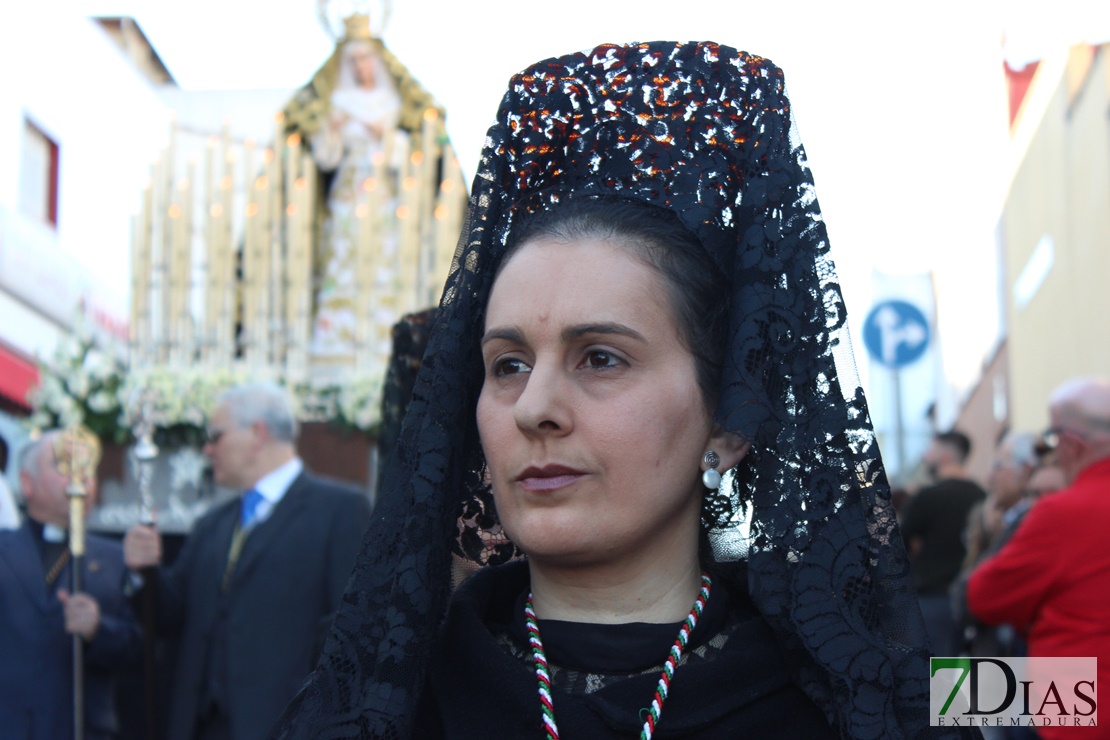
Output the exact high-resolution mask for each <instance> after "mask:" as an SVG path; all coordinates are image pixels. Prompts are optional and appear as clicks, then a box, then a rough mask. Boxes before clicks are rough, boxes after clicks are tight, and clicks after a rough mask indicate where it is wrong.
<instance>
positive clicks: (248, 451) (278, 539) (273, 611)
mask: <svg viewBox="0 0 1110 740" xmlns="http://www.w3.org/2000/svg"><path fill="white" fill-rule="evenodd" d="M295 439H296V422H295V420H294V417H293V414H292V410H291V407H290V404H289V400H288V398H287V396H286V395H285V392H284V391H282V390H281V389H280V388H279V387H277V386H275V385H272V384H266V383H259V384H252V385H246V386H242V387H239V388H235V389H232V390H230V391H228V392H227V393H225V394H224V395H223V396H222V397H221V398H220V401H219V405H218V407H217V410H216V412H215V414H214V415H213V417H212V419H211V422H210V426H209V429H208V444H207V445H205V448H204V452H205V454H206V455H207V456H208V457H209V458H210V459H211V461H212V469H213V473H214V475H215V479H216V482H217V483H219V484H221V485H224V486H227V487H230V488H233V489H235V490H238V491H240V493H241V495H240V496H239V497H238V498H236V499H235V500H233V501H230V502H228V503H226V504H224V505H223V506H219V507H217V508H216V509H214V510H213V511H211V512H209V513H208V514H207V515H205V516H204V517H203V518H201V519H200V520H199V521H198V522H197V523H196V526H195V527H194V528H193V531H192V532H191V533H190V534H189V537H188V539H187V541H186V542H185V545H184V546H183V548H182V550H181V553H180V555H179V556H178V558H177V560H176V561H175V562H174V563H173V564H172V565H171V566H168V567H166V568H164V569H162V571H161V577H160V582H159V584H158V586H159V587H158V593H159V601H160V612H161V616H160V620H159V621H160V625H161V626H162V627H163V629H165V630H169V631H171V632H173V631H175V630H180V657H179V659H178V666H177V675H176V680H175V681H174V685H173V695H172V697H171V703H170V717H169V720H170V722H169V738H170V740H213V739H216V738H231V739H233V740H255V739H258V740H261V739H262V738H265V737H268V730H269V729H270V726H271V725H272V724H273V723H274V721H275V720H276V719H277V718H278V715H279V714H280V713H281V711H282V709H283V708H284V707H285V704H286V703H287V702H288V701H289V700H290V699H291V698H292V697H293V695H294V694H295V693H296V692H297V690H298V689H299V688H300V686H301V683H302V681H303V680H304V679H305V677H306V676H307V675H308V674H309V672H310V671H311V670H312V668H313V665H314V664H315V661H316V658H317V653H318V650H319V647H320V646H321V644H322V639H323V635H325V634H326V631H327V629H328V627H329V625H330V621H331V616H332V613H333V612H334V610H335V608H336V607H337V606H338V604H339V599H340V597H341V596H342V594H343V590H344V587H345V586H346V583H347V578H348V577H349V575H350V572H351V567H352V565H353V564H354V560H355V555H356V553H357V551H358V548H359V546H360V544H361V542H362V532H363V530H364V529H365V527H366V525H367V524H368V522H369V518H370V505H369V500H368V498H367V497H366V496H365V495H363V494H362V493H361V492H359V491H356V490H354V489H351V488H348V487H346V486H343V485H340V484H337V483H333V482H328V481H326V480H324V479H321V478H318V477H316V476H314V475H312V474H311V473H309V472H308V471H306V470H305V469H304V466H303V464H302V463H301V461H300V459H299V458H298V457H297V455H296V448H295ZM124 551H125V557H126V560H127V564H128V566H129V567H131V568H133V569H136V570H138V569H142V568H146V567H151V566H154V565H157V564H159V563H160V561H161V553H162V550H161V540H160V537H159V535H158V533H157V531H156V530H155V529H154V528H152V527H145V526H137V527H134V528H132V529H131V530H130V531H129V532H128V533H127V536H126V537H125V538H124Z"/></svg>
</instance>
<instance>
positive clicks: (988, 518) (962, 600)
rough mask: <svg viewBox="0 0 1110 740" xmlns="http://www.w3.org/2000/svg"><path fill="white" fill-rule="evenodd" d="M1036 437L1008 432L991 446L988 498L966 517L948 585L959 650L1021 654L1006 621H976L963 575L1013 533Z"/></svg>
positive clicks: (1026, 498)
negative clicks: (961, 550)
mask: <svg viewBox="0 0 1110 740" xmlns="http://www.w3.org/2000/svg"><path fill="white" fill-rule="evenodd" d="M1036 448H1037V438H1036V436H1035V435H1033V434H1030V433H1028V432H1009V433H1008V434H1007V435H1006V436H1005V437H1003V439H1002V441H1001V442H1000V443H999V444H998V447H997V449H996V450H995V456H994V464H993V465H992V466H991V472H990V477H989V478H988V480H987V488H988V493H987V500H986V501H984V502H983V503H982V504H981V505H978V506H976V507H975V508H974V509H972V510H971V514H970V515H969V516H968V521H967V532H966V533H965V535H964V540H965V542H966V544H967V559H966V560H965V563H964V569H963V571H962V572H961V574H960V577H959V578H958V579H957V580H956V582H955V583H954V584H953V586H952V589H951V598H952V610H953V613H954V615H955V618H956V624H957V626H958V627H960V628H961V632H962V645H961V646H957V647H958V648H959V647H962V650H960V649H957V652H967V653H968V654H969V655H977V656H997V655H1014V654H1023V653H1024V645H1023V644H1020V643H1018V642H1015V640H1014V635H1013V628H1012V627H1010V626H1009V625H1002V626H999V627H990V626H987V625H984V624H982V623H981V622H980V621H979V620H977V619H975V618H974V616H973V615H971V614H970V613H969V612H968V609H967V596H966V591H967V578H968V576H969V575H970V574H971V571H972V570H973V569H974V567H975V566H976V565H978V564H979V563H981V562H982V561H983V560H985V559H986V558H988V557H990V556H991V555H994V554H995V553H996V552H998V550H999V548H1001V547H1002V545H1004V544H1005V543H1006V542H1007V541H1008V540H1009V539H1010V537H1012V536H1013V533H1014V531H1015V530H1016V529H1017V526H1018V525H1019V524H1020V523H1021V520H1022V517H1024V516H1025V513H1026V512H1027V511H1028V510H1029V507H1030V505H1031V504H1032V501H1033V499H1032V497H1031V496H1030V495H1029V483H1030V480H1031V479H1032V476H1033V473H1034V472H1035V471H1036V470H1037V463H1038V458H1037V449H1036Z"/></svg>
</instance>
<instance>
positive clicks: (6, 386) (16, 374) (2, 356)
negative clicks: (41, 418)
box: [0, 347, 39, 409]
mask: <svg viewBox="0 0 1110 740" xmlns="http://www.w3.org/2000/svg"><path fill="white" fill-rule="evenodd" d="M38 382H39V371H38V368H36V367H35V366H34V364H33V363H31V362H28V361H27V360H25V359H23V358H22V357H20V356H19V355H16V354H13V353H11V352H9V351H8V350H6V349H4V348H3V347H0V396H4V397H5V398H8V399H9V400H11V401H13V402H15V403H16V404H18V405H20V406H22V407H23V408H26V409H29V408H31V404H29V403H27V392H28V391H30V390H31V389H32V388H34V387H35V386H36V385H38Z"/></svg>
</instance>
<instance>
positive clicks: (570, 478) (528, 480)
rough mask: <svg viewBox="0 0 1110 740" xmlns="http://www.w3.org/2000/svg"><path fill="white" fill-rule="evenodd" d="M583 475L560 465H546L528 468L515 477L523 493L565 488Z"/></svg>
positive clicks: (578, 471)
mask: <svg viewBox="0 0 1110 740" xmlns="http://www.w3.org/2000/svg"><path fill="white" fill-rule="evenodd" d="M583 475H585V473H583V472H582V471H580V470H575V469H573V468H568V467H565V466H562V465H546V466H544V467H542V468H536V467H530V468H527V469H525V470H524V472H522V473H521V474H520V475H519V476H517V482H518V483H519V484H520V487H521V488H523V489H524V490H525V491H531V492H543V491H555V490H558V489H560V488H565V487H566V486H569V485H570V484H572V483H574V482H575V481H577V480H578V479H579V478H581V477H582V476H583Z"/></svg>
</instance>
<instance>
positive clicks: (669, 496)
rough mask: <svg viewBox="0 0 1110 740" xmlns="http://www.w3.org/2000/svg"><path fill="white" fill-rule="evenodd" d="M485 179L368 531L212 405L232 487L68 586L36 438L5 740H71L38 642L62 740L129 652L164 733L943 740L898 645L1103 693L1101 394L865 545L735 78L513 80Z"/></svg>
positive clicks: (883, 493) (341, 498) (781, 169)
mask: <svg viewBox="0 0 1110 740" xmlns="http://www.w3.org/2000/svg"><path fill="white" fill-rule="evenodd" d="M481 161H482V164H481V170H480V172H479V173H478V175H477V177H476V178H475V181H474V189H473V193H472V199H471V205H470V213H469V215H468V218H467V221H466V222H467V227H466V228H467V231H465V232H464V233H463V235H462V238H461V239H460V247H459V252H458V254H457V255H456V260H455V264H454V269H453V271H452V273H451V276H450V277H449V279H448V282H447V285H446V287H445V291H444V297H443V300H442V302H441V304H440V306H439V308H438V310H437V311H436V312H435V314H434V316H431V317H430V318H429V321H430V330H429V332H428V334H427V337H426V339H427V345H428V346H427V352H426V354H425V355H424V360H423V362H422V363H420V367H419V371H418V372H417V374H416V376H415V378H414V379H413V381H412V388H411V396H407V397H406V398H405V399H404V403H403V404H402V405H403V407H404V413H403V414H401V415H399V418H400V422H399V423H400V426H399V429H398V430H392V431H391V433H390V440H391V442H390V444H391V453H390V455H389V458H388V460H387V461H386V462H385V465H384V470H383V472H382V475H381V478H380V488H379V493H378V504H377V508H376V509H375V511H374V512H373V515H371V511H370V507H369V500H368V498H367V497H366V495H364V493H363V492H360V491H358V490H354V489H351V488H349V487H347V486H344V485H341V484H337V483H334V482H331V481H328V480H325V479H323V478H320V477H318V476H316V475H315V474H313V473H312V472H310V471H307V470H305V469H304V465H303V463H302V462H301V461H300V460H299V458H298V457H297V454H296V446H295V443H296V435H297V424H296V421H295V418H294V415H293V412H292V409H291V406H290V403H289V400H288V399H287V397H286V396H285V395H284V393H283V392H282V391H281V390H280V389H279V388H278V387H277V386H274V385H270V384H266V383H252V384H248V385H245V386H241V387H238V388H235V389H232V390H230V391H228V392H226V393H225V394H224V395H223V396H222V397H221V398H220V400H219V404H218V406H217V410H216V411H215V413H214V415H213V416H212V417H211V418H210V419H209V421H208V438H207V443H206V445H205V448H204V451H205V454H206V455H207V456H208V458H209V460H210V462H211V466H212V470H213V473H214V476H215V480H216V481H217V482H218V483H220V484H222V485H224V486H227V487H229V488H232V489H234V490H236V491H239V492H241V495H240V496H238V497H236V498H235V499H233V500H231V501H229V502H228V503H226V504H224V505H221V506H217V507H216V508H214V509H213V510H212V511H210V512H209V513H208V514H207V515H205V516H204V517H203V518H202V519H200V520H199V521H198V522H197V524H196V525H195V526H194V528H193V529H192V531H191V533H190V534H189V536H188V539H187V541H186V542H185V544H184V546H183V548H182V550H181V552H180V553H179V554H178V555H177V556H176V557H175V558H174V559H173V562H165V563H164V562H163V560H164V553H163V542H162V537H161V535H160V533H159V532H158V530H157V527H156V526H150V525H138V526H136V527H133V528H132V529H131V530H129V531H128V532H127V533H126V535H125V537H124V538H123V542H122V544H120V543H118V542H112V541H108V540H104V539H102V538H98V537H90V538H89V551H88V556H87V557H86V558H84V560H83V562H82V566H83V567H84V568H85V569H86V570H87V575H86V578H85V589H84V591H83V592H81V593H69V592H68V591H67V590H66V588H65V586H64V584H65V583H66V580H65V578H66V568H67V567H70V565H71V564H70V563H69V561H68V560H67V558H66V557H65V553H66V552H68V550H67V549H66V537H67V531H66V528H67V525H68V524H69V520H68V509H67V502H66V490H65V488H66V483H67V480H66V477H65V476H64V475H62V471H60V470H59V466H58V464H57V459H56V457H55V446H54V444H53V441H52V440H53V439H54V435H56V434H57V433H56V432H51V433H48V434H46V435H44V437H42V438H41V439H40V440H38V441H37V442H35V443H34V444H32V445H30V446H28V447H27V448H26V449H25V450H24V451H23V453H22V456H21V459H20V471H21V474H20V480H21V487H22V491H23V498H24V501H25V510H24V512H23V513H24V515H25V520H24V521H23V523H22V524H20V525H19V526H18V528H16V529H13V530H10V531H7V532H3V533H0V646H2V647H3V657H4V659H3V661H0V732H2V733H3V737H5V738H8V737H12V738H18V739H20V740H23V739H24V738H28V739H30V738H33V739H35V740H53V739H55V738H60V737H64V736H66V735H67V734H70V731H69V730H68V729H66V728H69V727H71V726H72V723H73V722H74V721H75V718H74V716H73V714H72V710H71V709H67V708H69V707H72V706H73V705H72V700H71V695H72V692H73V689H74V685H73V671H72V662H71V661H72V660H73V655H74V653H73V651H72V650H71V647H72V644H73V641H74V638H73V636H74V635H76V636H77V637H78V639H79V640H80V641H82V643H83V647H84V657H85V660H86V662H85V690H86V695H85V699H86V707H85V717H84V718H83V720H82V718H80V717H78V718H76V720H77V721H79V722H80V721H84V727H85V737H88V738H94V739H97V738H105V739H108V738H113V737H115V736H116V733H117V732H118V728H117V726H116V725H114V724H113V722H112V719H113V716H114V707H113V705H112V703H111V702H112V700H113V696H114V692H113V687H112V679H113V676H114V674H115V672H117V671H119V670H122V669H124V668H126V667H128V666H133V665H135V664H136V662H137V661H138V660H139V659H140V657H139V656H140V653H141V648H142V632H143V629H144V628H145V629H148V630H149V629H157V630H158V632H159V633H160V634H163V635H171V636H173V637H174V638H175V639H176V640H177V644H178V646H179V653H178V660H177V664H176V672H175V676H174V680H173V683H172V696H171V699H170V709H169V716H168V721H167V723H166V731H167V736H168V737H169V738H172V739H173V740H227V739H233V740H253V739H255V738H259V739H261V738H266V737H280V738H306V739H307V738H319V737H352V738H353V737H368V738H389V739H399V738H409V737H414V738H475V737H491V736H493V737H506V738H543V737H547V738H549V739H550V738H554V739H555V740H557V738H559V737H560V736H561V735H562V736H565V737H568V738H624V737H635V736H639V737H642V738H651V737H653V736H656V735H658V736H659V737H661V738H662V737H670V738H679V737H681V738H735V737H783V738H798V737H805V738H820V737H847V738H896V737H927V736H938V737H939V736H965V737H967V736H975V735H976V734H977V733H976V732H975V731H974V730H970V729H967V728H941V727H930V723H929V716H928V707H929V660H928V659H929V656H930V653H931V652H932V653H933V654H939V655H956V654H959V653H960V652H967V651H969V650H977V649H980V648H978V647H975V646H976V645H977V644H978V642H979V641H980V639H981V638H982V637H984V636H988V635H989V636H990V637H992V638H993V639H994V641H995V644H996V645H999V646H1000V647H998V648H995V647H992V648H990V649H1005V650H1009V651H1012V652H1014V653H1015V654H1016V653H1017V652H1018V651H1027V654H1029V655H1075V654H1083V655H1087V654H1094V655H1097V656H1099V657H1102V658H1104V660H1103V661H1102V665H1101V666H1100V669H1102V670H1110V636H1108V635H1110V633H1108V631H1107V630H1106V629H1105V626H1104V624H1105V623H1104V620H1103V614H1104V613H1105V607H1106V606H1110V603H1108V602H1107V601H1106V600H1107V599H1110V596H1108V594H1110V589H1105V588H1101V587H1099V586H1098V585H1097V584H1100V583H1104V582H1105V581H1106V580H1107V577H1108V572H1110V559H1108V558H1107V557H1106V556H1105V555H1103V554H1102V549H1101V548H1099V544H1101V537H1100V529H1101V522H1102V521H1105V519H1104V518H1103V514H1104V513H1110V512H1104V509H1105V508H1106V507H1107V506H1110V499H1107V497H1106V495H1105V492H1106V488H1107V486H1108V485H1110V385H1108V384H1107V382H1105V381H1102V380H1078V381H1073V382H1069V383H1067V384H1065V385H1064V386H1062V387H1061V388H1060V390H1059V391H1057V393H1056V394H1054V395H1053V397H1052V399H1051V403H1050V415H1051V419H1052V423H1051V428H1050V429H1049V431H1048V433H1046V434H1045V435H1044V436H1043V438H1042V439H1040V440H1032V439H1030V438H1029V437H1027V436H1023V435H1018V434H1013V435H1010V436H1008V437H1007V438H1006V439H1005V440H1004V441H1003V442H1002V445H1001V447H1000V450H999V454H998V463H997V465H996V467H995V471H994V472H993V473H992V475H991V479H990V481H989V483H988V490H986V491H984V490H983V489H982V488H981V487H980V486H979V485H977V484H976V483H975V482H973V481H971V480H969V479H968V475H967V473H966V470H965V469H964V463H965V460H966V457H967V455H968V452H969V447H970V443H969V442H968V440H967V437H966V436H964V435H961V434H959V433H958V432H951V433H946V434H941V435H938V436H937V437H936V439H935V440H934V441H933V444H932V445H931V447H930V449H929V451H928V453H927V454H926V456H925V465H926V468H927V470H928V471H929V473H930V475H931V477H932V478H933V480H932V481H931V483H930V484H929V485H928V486H926V487H924V488H922V489H921V490H920V491H918V492H917V493H916V494H914V495H913V496H912V497H911V498H910V500H909V501H908V503H907V504H906V506H905V508H904V510H903V512H902V515H901V519H902V522H901V535H902V536H901V537H899V536H898V532H899V528H898V524H897V521H896V515H895V510H894V507H893V505H892V502H891V495H890V491H889V489H888V486H887V480H886V476H885V473H884V471H883V466H882V459H881V457H880V455H879V451H878V447H877V445H876V442H875V437H874V433H873V431H872V429H871V427H870V422H869V416H868V413H867V405H866V399H865V397H864V394H863V391H862V389H861V388H860V387H859V384H858V381H857V379H856V377H855V369H854V367H853V366H852V365H851V363H850V362H849V361H847V359H848V358H846V357H844V356H843V353H842V352H840V351H839V348H842V347H843V346H846V345H847V342H846V336H845V335H846V322H845V315H846V314H845V307H844V305H843V301H842V299H841V297H840V290H839V286H838V284H837V282H836V281H837V277H836V272H835V270H834V268H833V266H832V263H831V261H830V259H829V256H828V249H829V245H828V238H827V235H826V233H825V229H824V225H823V222H822V220H821V213H820V209H819V206H818V204H817V200H816V197H815V195H814V186H813V180H812V177H811V175H810V172H809V169H808V165H807V159H806V157H805V153H804V150H803V149H802V146H801V143H800V140H799V138H798V136H797V132H796V130H795V126H794V121H793V118H792V113H791V108H790V103H789V100H788V99H787V97H786V94H785V86H784V81H783V75H782V72H781V71H780V70H779V69H778V68H777V67H775V66H774V65H773V64H772V63H771V62H770V61H768V60H766V59H763V58H760V57H756V56H752V55H749V54H746V53H744V52H740V51H737V50H735V49H730V48H728V47H724V46H719V45H717V44H712V43H688V44H681V43H671V42H654V43H649V44H636V45H629V46H616V45H604V46H600V47H598V48H596V49H594V50H592V51H588V52H582V53H576V54H571V55H567V56H564V57H560V58H557V59H551V60H546V61H544V62H540V63H538V64H536V65H533V66H532V67H530V68H528V69H527V70H525V71H523V72H522V73H520V74H519V75H517V76H515V77H514V78H513V79H512V81H511V82H510V86H509V89H508V91H507V93H506V95H505V97H504V99H503V101H502V103H501V107H500V108H499V110H498V114H497V119H496V123H495V124H494V126H493V127H492V128H491V129H490V131H489V134H488V135H487V139H486V146H485V150H484V152H483V156H482V160H481ZM406 392H407V391H406ZM394 401H396V399H394ZM1049 455H1051V458H1049V457H1047V456H1049ZM1049 459H1051V461H1052V462H1051V463H1049ZM1050 464H1051V465H1054V466H1056V469H1057V470H1058V474H1059V475H1061V476H1062V481H1060V483H1062V484H1064V487H1063V489H1062V490H1059V491H1056V492H1054V493H1048V489H1051V488H1052V487H1053V486H1054V484H1053V483H1052V481H1051V479H1050V478H1049V477H1048V476H1047V475H1046V473H1047V472H1048V471H1049V465H1050ZM1039 474H1040V475H1041V483H1040V485H1041V486H1042V487H1043V488H1038V491H1039V493H1038V494H1037V495H1039V496H1040V498H1039V499H1037V500H1035V501H1034V498H1035V495H1034V493H1033V492H1032V491H1033V481H1034V479H1035V478H1036V477H1037V476H1038V475H1039ZM87 487H88V490H89V491H90V498H92V499H94V498H95V482H94V481H89V482H88V484H87ZM903 538H904V546H903ZM460 563H466V565H465V567H460ZM460 572H467V573H472V574H471V575H470V576H469V577H467V578H466V579H465V580H464V581H463V582H462V583H461V585H460V584H458V583H456V580H457V576H458V574H459V573H460ZM142 602H145V603H150V604H153V605H154V609H153V612H152V613H151V614H149V615H148V619H147V620H146V622H145V623H144V625H143V627H140V625H139V621H138V620H137V618H136V614H137V612H138V610H139V608H140V607H139V604H140V603H142ZM922 616H924V619H923V618H922ZM1003 625H1009V627H1008V628H1006V627H1003ZM1006 629H1009V632H1008V633H1007V632H1006ZM992 630H993V631H992ZM1007 635H1009V636H1008V637H1007ZM1076 651H1078V652H1076ZM10 656H11V657H10ZM44 656H45V657H44ZM1108 680H1110V675H1107V674H1105V673H1102V672H1101V671H1100V684H1103V683H1105V682H1106V681H1108ZM1100 693H1101V692H1100ZM1065 733H1066V731H1065ZM1045 734H1046V736H1048V737H1052V736H1053V735H1050V734H1048V731H1046V733H1045Z"/></svg>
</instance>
